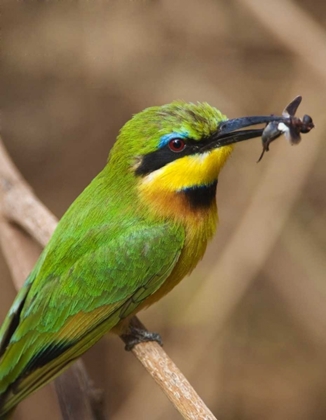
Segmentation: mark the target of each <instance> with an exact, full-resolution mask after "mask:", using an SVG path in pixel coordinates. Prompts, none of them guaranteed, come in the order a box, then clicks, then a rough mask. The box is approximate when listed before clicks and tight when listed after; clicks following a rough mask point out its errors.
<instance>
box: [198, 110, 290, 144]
mask: <svg viewBox="0 0 326 420" xmlns="http://www.w3.org/2000/svg"><path fill="white" fill-rule="evenodd" d="M284 120H285V118H284V117H277V116H275V115H261V116H253V117H242V118H234V119H232V120H227V121H223V122H222V123H221V124H220V125H219V128H218V130H217V131H216V133H215V134H214V135H213V136H212V139H211V140H212V141H211V142H210V144H209V145H207V146H206V148H207V150H208V149H215V148H217V147H222V146H227V145H229V144H233V143H238V142H240V141H244V140H249V139H253V138H256V137H262V135H263V132H264V129H265V127H264V128H258V129H249V130H241V129H242V128H245V127H249V126H252V125H258V124H268V123H270V122H284ZM281 134H282V133H281V132H280V135H281Z"/></svg>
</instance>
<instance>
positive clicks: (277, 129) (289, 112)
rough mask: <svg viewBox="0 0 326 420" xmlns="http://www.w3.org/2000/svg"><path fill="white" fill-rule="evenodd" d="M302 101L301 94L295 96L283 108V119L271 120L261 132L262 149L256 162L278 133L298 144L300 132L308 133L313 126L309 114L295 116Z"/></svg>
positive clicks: (260, 158) (291, 142) (266, 150)
mask: <svg viewBox="0 0 326 420" xmlns="http://www.w3.org/2000/svg"><path fill="white" fill-rule="evenodd" d="M301 101H302V96H297V97H296V98H294V99H293V101H292V102H290V103H289V105H288V106H287V107H286V108H285V109H284V111H283V112H282V116H283V117H284V121H281V122H280V121H271V122H270V123H268V124H267V126H266V127H265V129H264V131H263V134H262V143H263V151H262V153H261V155H260V157H259V159H258V161H257V162H260V161H261V160H262V158H263V156H264V153H265V152H268V150H269V145H270V144H271V143H272V141H274V140H276V139H277V138H278V137H279V136H280V135H282V134H284V135H285V138H286V139H287V140H288V141H289V142H290V144H292V145H293V144H299V143H300V141H301V136H300V134H301V133H302V134H306V133H309V131H310V130H311V129H312V128H314V123H313V121H312V118H311V117H310V116H309V115H304V116H303V118H302V119H300V118H298V117H296V116H295V113H296V111H297V109H298V107H299V105H300V103H301Z"/></svg>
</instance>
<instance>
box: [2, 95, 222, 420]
mask: <svg viewBox="0 0 326 420" xmlns="http://www.w3.org/2000/svg"><path fill="white" fill-rule="evenodd" d="M221 119H225V117H223V115H222V114H220V112H219V111H217V110H216V109H214V108H211V107H210V106H209V105H207V104H198V105H193V104H184V103H181V102H176V103H173V104H171V105H169V106H165V107H155V108H150V109H148V110H145V111H144V112H143V113H141V114H138V115H137V116H135V117H134V118H133V119H132V120H131V121H130V122H128V123H127V124H126V125H125V127H124V128H123V130H122V131H121V134H120V136H119V139H118V141H117V142H116V144H115V146H114V148H113V150H112V152H111V154H110V158H109V162H108V164H107V166H106V167H105V168H104V170H103V171H102V172H101V173H100V174H99V175H98V176H97V177H96V178H95V179H94V180H93V181H92V182H91V184H90V185H89V186H88V187H87V188H86V189H85V191H84V192H83V193H82V194H81V195H80V196H79V197H78V198H77V200H76V201H75V202H74V203H73V204H72V206H71V207H70V208H69V209H68V211H67V212H66V214H65V215H64V217H63V218H62V220H61V221H60V223H59V225H58V227H57V229H56V231H55V233H54V235H53V237H52V238H51V240H50V242H49V244H48V245H47V247H46V248H45V250H44V251H43V253H42V255H41V257H40V259H39V261H38V263H37V264H36V266H35V268H34V270H33V271H32V273H31V274H30V276H29V277H28V279H27V280H26V283H25V285H24V286H23V288H22V290H21V291H20V292H19V294H18V295H17V298H16V300H15V301H14V303H13V305H12V308H11V310H10V312H9V314H8V315H7V318H6V319H5V321H4V323H3V325H2V328H1V330H0V418H4V416H5V415H6V413H8V412H9V411H10V410H11V409H13V408H14V407H15V405H16V404H17V403H18V402H19V401H21V400H22V399H23V398H25V397H26V396H27V395H29V394H30V393H31V392H32V391H34V390H36V389H37V388H39V387H40V386H41V385H43V384H44V383H46V382H48V381H49V380H51V379H52V378H53V377H55V376H56V375H58V374H59V373H60V371H61V370H62V369H64V368H65V367H66V366H67V365H68V364H69V363H71V362H72V361H73V360H75V359H76V358H77V357H79V356H80V355H81V354H82V353H83V352H84V351H86V350H87V349H88V348H89V347H90V346H91V345H92V344H94V343H95V342H96V341H98V339H99V338H100V337H101V336H102V335H103V334H104V333H105V332H106V331H109V330H110V329H111V328H112V327H114V326H115V325H116V324H118V323H119V322H120V321H121V320H122V319H124V318H126V317H128V315H130V314H131V313H133V312H134V311H135V310H136V309H137V307H138V306H139V305H140V304H142V303H143V302H144V301H146V299H147V298H148V297H150V296H151V295H153V294H154V293H155V292H156V291H157V290H158V289H160V287H161V286H162V285H163V284H164V282H165V281H166V279H167V278H168V277H169V276H170V274H171V272H172V271H173V269H174V268H176V266H177V263H178V261H179V258H180V254H181V252H182V251H183V249H184V246H185V240H186V228H185V225H184V223H182V222H181V221H180V222H178V221H176V220H175V221H173V222H171V220H169V219H168V218H167V217H163V216H161V217H159V216H157V215H155V214H154V213H153V212H151V210H150V208H148V205H147V204H146V203H145V202H143V201H141V200H140V198H139V194H138V190H137V185H138V183H139V179H138V177H137V176H135V171H134V168H135V167H137V165H139V162H141V159H142V157H143V156H145V155H146V154H148V153H151V152H153V151H156V150H158V149H159V147H161V146H160V141H161V139H162V136H164V135H168V134H169V133H171V132H173V133H181V134H182V135H183V136H184V135H187V136H189V137H190V138H191V139H192V140H196V141H198V142H199V141H200V140H201V138H206V137H207V136H208V135H209V134H210V133H211V132H213V131H214V130H216V128H217V126H218V122H219V121H220V120H221ZM202 236H203V235H202ZM202 236H200V238H202ZM205 240H206V239H205ZM201 241H204V239H201ZM200 246H203V249H204V248H205V247H206V244H204V243H203V245H200ZM201 254H202V252H201V253H200V252H199V251H198V252H197V251H196V253H195V254H194V255H195V256H194V257H193V261H191V264H190V263H189V267H190V266H191V268H193V267H194V266H195V265H196V263H197V261H198V258H199V257H201ZM189 255H190V257H191V254H189ZM190 257H187V258H190ZM182 264H183V265H188V263H187V262H186V263H185V262H184V261H183V263H182ZM180 272H182V273H186V272H187V267H185V268H184V267H182V271H180ZM178 281H179V280H178Z"/></svg>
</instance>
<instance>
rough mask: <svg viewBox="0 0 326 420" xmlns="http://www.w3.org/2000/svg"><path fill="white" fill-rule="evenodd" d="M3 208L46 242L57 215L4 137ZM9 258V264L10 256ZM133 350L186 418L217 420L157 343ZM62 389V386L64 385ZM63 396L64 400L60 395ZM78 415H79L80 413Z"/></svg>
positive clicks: (0, 150)
mask: <svg viewBox="0 0 326 420" xmlns="http://www.w3.org/2000/svg"><path fill="white" fill-rule="evenodd" d="M0 209H1V210H2V213H3V216H4V217H5V218H7V219H8V220H9V221H14V222H15V223H17V224H18V225H20V226H22V227H23V228H24V229H26V231H27V232H29V234H30V235H31V236H32V237H33V238H35V239H36V240H37V241H38V242H39V243H40V244H41V245H42V246H44V245H45V244H46V243H47V241H48V240H49V238H50V236H51V234H52V233H53V231H54V229H55V226H56V219H55V217H54V216H53V215H52V214H51V213H50V212H49V210H48V209H47V208H46V207H44V205H43V204H42V203H41V202H40V201H39V200H38V199H37V198H36V197H35V196H34V194H33V193H32V191H31V189H30V187H29V186H28V185H27V184H26V182H25V181H24V180H23V179H22V177H21V175H20V174H19V173H18V171H17V169H16V168H15V166H14V165H13V163H12V162H11V161H10V158H9V156H8V155H7V153H6V151H5V149H4V146H3V144H2V142H1V140H0ZM7 261H8V263H9V264H10V259H8V260H7ZM132 352H133V354H134V355H135V356H136V357H137V359H138V360H139V361H140V362H141V364H142V365H143V366H144V367H145V368H146V370H147V371H148V372H149V374H150V375H151V376H152V377H153V379H154V380H155V381H156V382H157V383H158V384H159V386H160V387H161V388H162V390H163V391H164V393H165V394H166V395H167V397H168V398H169V399H170V401H171V402H172V403H173V405H174V407H175V408H176V409H177V410H178V411H179V413H180V414H181V415H182V417H183V418H184V419H188V420H193V419H198V420H200V419H205V420H214V419H215V420H216V418H215V417H214V415H213V414H212V412H211V411H210V410H209V409H208V408H207V407H206V406H205V404H204V403H203V401H202V400H201V398H200V397H199V396H198V394H197V393H196V391H195V390H194V389H193V388H192V386H191V385H190V383H189V382H188V381H187V379H186V378H185V377H184V376H183V374H182V373H181V372H180V370H179V369H178V368H177V366H176V365H175V364H174V363H173V362H172V360H171V359H170V358H169V357H168V356H167V354H166V353H165V351H164V350H163V349H162V348H161V347H160V346H159V345H158V344H157V343H153V342H149V343H140V344H138V345H136V346H135V347H134V349H133V350H132ZM74 366H76V364H75V365H74ZM74 366H73V367H74ZM83 375H84V378H85V377H86V378H87V376H85V375H86V373H85V372H83V374H82V375H81V376H83ZM87 381H88V379H87ZM63 386H65V384H63ZM74 386H76V387H78V389H79V390H78V395H79V398H80V399H83V398H87V397H89V395H87V393H85V389H87V386H88V385H87V384H85V387H81V386H78V384H76V385H74ZM60 389H62V387H61V385H60ZM57 390H58V388H57ZM64 392H66V391H64ZM64 392H63V394H64ZM67 392H68V391H67ZM60 393H61V391H60ZM82 395H83V396H82ZM60 399H61V400H62V398H61V397H60ZM67 418H72V417H67ZM75 418H76V419H77V417H75ZM78 418H81V417H78Z"/></svg>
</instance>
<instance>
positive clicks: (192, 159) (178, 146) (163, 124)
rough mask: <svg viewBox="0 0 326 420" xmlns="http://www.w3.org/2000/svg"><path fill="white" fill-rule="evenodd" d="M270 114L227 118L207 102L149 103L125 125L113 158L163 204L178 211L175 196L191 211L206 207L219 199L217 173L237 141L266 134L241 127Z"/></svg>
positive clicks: (143, 192)
mask: <svg viewBox="0 0 326 420" xmlns="http://www.w3.org/2000/svg"><path fill="white" fill-rule="evenodd" d="M252 118H256V120H255V121H253V120H252ZM266 118H268V117H245V118H239V119H233V120H227V118H226V116H225V115H223V114H222V113H221V112H220V111H218V110H217V109H216V108H214V107H211V106H210V105H208V104H207V103H198V104H193V103H185V102H181V101H175V102H172V103H171V104H168V105H163V106H160V107H151V108H147V109H145V110H144V111H142V112H140V113H139V114H136V115H135V116H134V117H133V118H132V119H131V120H130V121H128V122H127V123H126V124H125V125H124V127H123V128H122V129H121V132H120V135H119V137H118V140H117V142H116V144H115V146H114V148H113V149H112V151H111V155H110V160H109V162H110V164H111V165H112V166H115V167H119V168H124V170H125V171H128V173H129V174H132V176H133V178H134V179H136V182H137V188H138V191H139V192H140V195H142V196H144V197H145V198H146V199H148V200H150V201H152V202H155V203H159V202H160V204H159V207H160V208H161V207H162V206H163V204H162V202H163V201H164V202H165V203H169V206H170V208H171V209H172V210H171V211H175V209H174V210H173V205H172V202H175V201H176V200H175V199H177V200H179V204H180V203H183V204H182V206H184V207H187V208H188V209H190V210H191V211H195V210H203V209H205V208H208V207H209V206H211V204H212V203H213V202H214V203H215V192H216V185H217V179H218V175H219V173H220V170H221V168H222V167H223V166H224V164H225V162H226V161H227V159H228V157H229V156H230V154H231V152H232V150H233V144H234V143H236V142H238V141H242V140H246V139H249V138H253V137H257V136H261V134H262V129H259V130H240V129H242V128H243V127H247V126H249V125H252V124H258V123H264V122H266V121H267V120H266ZM257 119H258V120H257ZM171 200H172V201H171ZM180 205H181V204H180ZM163 207H164V206H163ZM179 207H180V206H179Z"/></svg>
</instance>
